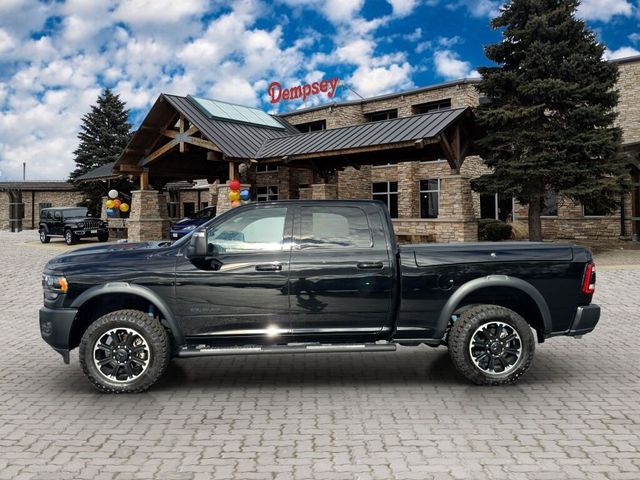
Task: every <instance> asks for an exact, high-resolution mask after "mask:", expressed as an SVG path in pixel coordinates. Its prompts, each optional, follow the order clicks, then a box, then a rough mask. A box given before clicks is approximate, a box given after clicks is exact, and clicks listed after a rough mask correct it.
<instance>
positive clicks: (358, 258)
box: [40, 201, 600, 392]
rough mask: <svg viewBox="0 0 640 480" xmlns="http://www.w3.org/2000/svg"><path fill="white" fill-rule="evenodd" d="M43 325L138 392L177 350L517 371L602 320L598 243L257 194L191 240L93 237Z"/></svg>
mask: <svg viewBox="0 0 640 480" xmlns="http://www.w3.org/2000/svg"><path fill="white" fill-rule="evenodd" d="M43 287H44V307H43V308H42V309H41V310H40V330H41V333H42V337H43V338H44V340H45V341H46V342H48V343H49V344H50V345H51V346H52V347H53V348H54V349H55V350H56V351H58V352H59V353H61V354H62V356H63V358H64V360H65V362H66V363H69V351H70V350H71V349H74V348H76V347H78V346H79V347H80V363H81V365H82V368H83V370H84V373H85V374H86V376H87V377H88V378H89V380H90V381H91V382H92V383H93V384H94V385H95V386H96V387H97V388H98V389H100V390H102V391H106V392H137V391H143V390H145V389H147V388H149V387H150V386H151V385H153V383H154V382H155V381H156V380H158V378H160V376H161V375H162V374H163V372H164V371H165V369H166V368H167V364H168V363H169V360H170V359H171V358H172V357H199V356H207V355H230V354H243V355H254V354H276V353H323V352H387V351H392V350H395V349H396V347H397V346H398V345H406V346H418V345H421V344H425V345H429V346H432V347H437V346H439V345H444V346H447V347H448V348H449V352H450V355H451V359H452V361H453V363H454V365H455V366H456V368H457V369H458V370H459V371H460V372H461V373H462V374H463V375H464V376H465V377H467V378H468V379H469V380H471V381H472V382H475V383H477V384H491V385H497V384H504V383H512V382H514V381H516V380H517V379H518V378H519V377H520V376H521V375H522V374H524V373H525V371H526V370H527V369H528V368H529V366H530V365H531V361H532V359H533V354H534V349H535V341H536V339H537V341H538V342H543V341H545V339H547V338H550V337H554V336H558V335H571V336H579V335H583V334H585V333H588V332H590V331H592V330H593V329H594V327H595V326H596V323H597V322H598V319H599V317H600V308H599V307H598V306H597V305H593V304H591V299H592V296H593V292H594V288H595V267H594V264H593V261H592V257H591V252H590V251H589V249H587V248H582V247H576V246H571V245H558V244H542V243H524V242H523V243H499V244H498V243H458V244H430V245H398V244H397V243H396V240H395V236H394V233H393V226H392V224H391V220H390V218H389V216H388V214H387V210H386V208H385V207H384V205H383V204H382V203H380V202H377V201H285V202H269V203H253V204H249V205H245V206H241V207H237V208H235V209H233V210H230V211H228V212H225V213H224V214H222V215H219V216H217V217H215V218H214V219H212V220H210V221H209V222H207V223H206V224H204V225H202V226H200V227H198V228H197V229H196V230H195V231H194V232H193V233H192V234H190V235H188V236H186V237H184V238H182V239H181V240H179V241H177V242H175V243H170V242H147V243H137V244H136V243H124V244H112V245H105V246H96V247H89V248H84V249H80V250H75V251H73V252H69V253H66V254H64V255H61V256H58V257H56V258H54V259H52V260H51V261H49V263H48V264H47V265H46V267H45V270H44V273H43Z"/></svg>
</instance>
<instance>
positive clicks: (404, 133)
mask: <svg viewBox="0 0 640 480" xmlns="http://www.w3.org/2000/svg"><path fill="white" fill-rule="evenodd" d="M617 63H618V64H619V67H620V80H619V90H620V93H621V96H620V105H619V119H618V122H619V124H620V126H621V127H622V129H623V131H624V140H623V141H624V144H623V154H624V155H626V156H627V157H628V160H629V165H630V169H631V171H632V175H633V179H634V182H635V188H634V192H633V194H630V195H628V196H626V197H625V198H624V199H621V205H622V208H621V209H620V210H619V211H618V212H616V213H615V214H613V215H601V214H600V212H598V211H597V210H595V209H593V208H591V207H590V206H588V205H586V206H585V205H579V204H575V203H573V202H569V201H568V200H566V199H562V198H556V197H555V196H553V195H549V198H548V199H547V202H546V205H545V214H546V215H545V216H544V218H543V232H544V235H545V238H547V239H554V238H567V239H583V238H594V237H600V238H618V237H620V236H622V237H630V236H632V235H634V234H635V235H638V234H640V195H639V194H638V192H639V191H640V180H639V176H638V171H639V170H638V167H639V166H640V163H639V162H638V152H639V151H640V106H639V105H638V100H637V99H638V98H640V91H639V90H640V57H634V58H628V59H623V60H618V61H617ZM476 83H477V80H473V79H463V80H459V81H453V82H447V83H442V84H438V85H432V86H428V87H424V88H418V89H414V90H411V91H406V92H400V93H395V94H389V95H382V96H379V97H374V98H368V99H362V100H355V101H346V102H334V103H327V104H322V105H318V106H314V107H310V108H303V109H299V110H295V111H291V112H288V113H284V114H281V115H279V116H275V115H267V114H266V113H264V112H262V111H260V110H256V109H250V108H247V107H241V106H235V105H230V104H227V103H224V102H217V101H212V100H207V99H199V98H195V97H177V96H173V95H161V96H160V97H159V98H158V100H157V101H156V103H155V104H154V106H153V107H152V109H151V110H150V112H149V113H148V115H147V117H146V118H145V120H144V121H143V123H142V125H141V126H140V129H139V130H138V131H137V132H136V134H135V135H134V137H133V139H132V141H131V143H130V144H129V145H128V146H127V149H126V150H125V152H124V154H123V155H122V157H121V158H120V159H119V160H118V162H116V165H115V167H114V172H115V173H118V174H128V175H134V176H137V177H139V178H140V185H141V189H140V190H139V191H137V192H134V199H133V201H132V214H131V218H130V220H129V229H130V234H129V238H130V239H139V238H142V239H144V238H151V237H154V236H158V235H161V234H162V233H161V232H162V231H164V227H160V226H159V225H166V224H168V212H169V211H170V210H171V207H169V206H168V205H167V201H169V203H171V198H172V193H171V185H172V182H173V183H174V184H175V182H179V181H185V180H195V179H206V180H205V182H206V183H207V184H208V185H209V186H208V192H207V191H206V190H207V188H200V189H199V190H198V192H199V193H195V192H188V193H183V192H184V190H181V191H180V194H179V195H181V197H180V198H181V200H179V201H178V202H177V203H178V207H177V208H178V209H180V208H181V209H182V210H181V213H184V212H185V211H190V210H191V209H193V208H194V206H198V207H202V206H203V204H205V203H206V204H209V205H212V204H213V203H214V202H215V203H216V205H217V207H218V212H222V211H224V210H226V209H228V208H229V202H228V200H227V193H228V190H227V182H228V180H229V179H232V178H239V179H240V180H241V181H242V182H243V184H245V185H247V186H248V187H250V188H251V191H252V198H253V199H254V200H257V201H266V200H276V199H295V198H315V199H324V198H341V199H348V198H375V199H379V200H382V201H384V202H385V203H386V204H387V206H388V208H389V211H390V213H391V215H392V217H393V221H394V225H395V228H396V231H397V233H398V235H399V236H401V237H405V239H407V240H411V241H414V240H420V241H439V242H450V241H470V240H475V239H476V238H477V221H478V219H480V218H498V219H502V220H508V221H515V222H522V223H523V224H525V225H526V220H527V218H526V215H527V210H526V206H522V205H518V204H517V203H515V202H514V201H513V199H511V198H506V197H505V196H504V195H501V194H500V192H496V193H495V194H493V195H480V194H478V193H475V192H473V191H472V190H471V187H470V180H471V179H472V178H474V177H477V176H479V175H481V174H482V173H483V172H485V171H487V167H486V166H485V165H484V163H483V161H482V159H481V158H479V157H478V156H476V155H474V145H473V142H472V139H473V138H474V122H473V113H472V108H473V107H475V106H477V105H478V104H479V103H480V102H481V101H482V98H481V97H480V95H479V94H478V91H477V90H476ZM149 184H151V185H156V186H164V185H168V186H169V188H168V189H166V188H165V189H164V190H166V192H165V193H162V192H160V193H159V192H158V191H156V190H152V189H151V190H150V189H149V188H148V186H149ZM187 190H189V188H187ZM167 192H168V193H167ZM167 195H168V196H167ZM196 195H197V196H196ZM136 197H138V199H137V200H136ZM143 198H144V199H143ZM173 198H174V199H175V198H178V197H177V196H176V194H175V191H174V194H173ZM203 199H204V200H203ZM174 203H175V200H174ZM138 204H139V205H140V206H141V207H140V208H136V205H138ZM172 211H173V212H174V213H175V211H176V207H174V208H173V210H172Z"/></svg>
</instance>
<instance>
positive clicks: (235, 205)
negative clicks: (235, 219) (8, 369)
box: [231, 200, 241, 207]
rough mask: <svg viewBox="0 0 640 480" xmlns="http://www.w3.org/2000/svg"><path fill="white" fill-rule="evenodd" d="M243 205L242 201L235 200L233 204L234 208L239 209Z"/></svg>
mask: <svg viewBox="0 0 640 480" xmlns="http://www.w3.org/2000/svg"><path fill="white" fill-rule="evenodd" d="M240 205H241V203H240V200H234V201H233V202H231V206H232V207H239V206H240Z"/></svg>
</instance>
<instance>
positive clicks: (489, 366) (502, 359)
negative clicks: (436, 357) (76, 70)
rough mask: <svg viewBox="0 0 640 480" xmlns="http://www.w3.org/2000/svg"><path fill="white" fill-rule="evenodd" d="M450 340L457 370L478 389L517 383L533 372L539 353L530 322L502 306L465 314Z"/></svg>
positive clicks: (470, 309)
mask: <svg viewBox="0 0 640 480" xmlns="http://www.w3.org/2000/svg"><path fill="white" fill-rule="evenodd" d="M448 340H449V354H450V355H451V360H452V361H453V364H454V365H455V367H456V369H457V370H458V371H459V372H460V373H461V374H462V375H464V376H465V377H466V378H468V379H469V380H471V381H472V382H474V383H476V384H478V385H503V384H509V383H515V382H516V381H517V380H518V378H520V377H521V376H522V375H523V374H524V373H525V372H526V371H527V370H528V369H529V367H530V365H531V361H532V360H533V354H534V351H535V339H534V336H533V333H532V332H531V328H530V327H529V324H528V323H527V322H526V320H525V319H524V318H522V317H521V316H520V315H518V314H517V313H516V312H514V311H513V310H510V309H508V308H505V307H500V306H498V305H478V306H476V307H471V308H469V309H468V310H466V311H464V312H463V313H462V315H460V318H459V319H458V320H457V321H456V322H455V323H454V324H453V326H452V327H451V331H450V332H449V338H448Z"/></svg>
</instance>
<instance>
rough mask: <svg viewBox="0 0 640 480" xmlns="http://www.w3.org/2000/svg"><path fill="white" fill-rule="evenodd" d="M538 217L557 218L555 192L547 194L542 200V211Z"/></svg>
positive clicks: (556, 196)
mask: <svg viewBox="0 0 640 480" xmlns="http://www.w3.org/2000/svg"><path fill="white" fill-rule="evenodd" d="M540 215H541V216H543V217H557V216H558V195H557V194H556V192H551V191H549V192H547V193H546V194H545V196H544V198H543V199H542V210H541V211H540Z"/></svg>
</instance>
